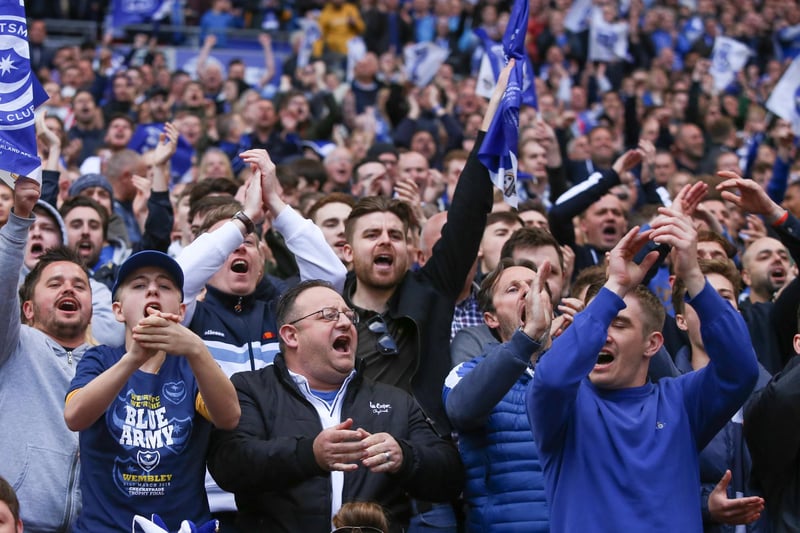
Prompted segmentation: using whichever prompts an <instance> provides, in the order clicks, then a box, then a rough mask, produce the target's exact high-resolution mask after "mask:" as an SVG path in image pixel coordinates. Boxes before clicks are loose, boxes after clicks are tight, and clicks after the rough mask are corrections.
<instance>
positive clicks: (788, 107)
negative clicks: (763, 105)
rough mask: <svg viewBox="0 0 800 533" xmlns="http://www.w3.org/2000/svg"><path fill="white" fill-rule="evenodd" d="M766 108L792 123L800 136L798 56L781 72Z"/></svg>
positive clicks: (793, 128)
mask: <svg viewBox="0 0 800 533" xmlns="http://www.w3.org/2000/svg"><path fill="white" fill-rule="evenodd" d="M767 109H769V110H770V111H772V112H773V113H775V114H776V115H778V116H779V117H781V118H782V119H784V120H788V121H789V122H791V123H792V131H794V134H795V135H796V136H800V56H798V57H796V58H794V61H792V64H791V65H789V68H787V69H786V72H784V73H783V76H781V79H780V80H779V81H778V83H777V84H776V85H775V88H774V89H772V94H771V95H769V99H768V100H767Z"/></svg>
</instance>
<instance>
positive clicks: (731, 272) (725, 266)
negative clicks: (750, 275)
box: [672, 259, 742, 314]
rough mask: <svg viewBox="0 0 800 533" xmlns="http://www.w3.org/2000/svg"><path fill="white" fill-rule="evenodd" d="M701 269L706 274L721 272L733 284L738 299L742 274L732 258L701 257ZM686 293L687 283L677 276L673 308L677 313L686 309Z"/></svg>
mask: <svg viewBox="0 0 800 533" xmlns="http://www.w3.org/2000/svg"><path fill="white" fill-rule="evenodd" d="M697 262H698V263H699V264H700V271H701V272H702V273H703V275H704V276H706V275H708V274H719V275H720V276H722V277H724V278H726V279H727V280H728V281H730V282H731V285H733V295H734V297H735V298H736V299H737V300H738V299H739V293H740V292H741V290H742V276H741V275H740V274H739V270H738V269H737V268H736V265H735V264H733V261H731V260H730V259H725V260H723V259H699V260H698V261H697ZM685 294H686V285H685V284H684V282H683V280H682V279H681V278H677V277H676V278H675V283H674V284H673V285H672V308H673V309H674V310H675V314H683V313H684V311H685V310H686V305H685V304H686V302H684V299H683V297H684V295H685Z"/></svg>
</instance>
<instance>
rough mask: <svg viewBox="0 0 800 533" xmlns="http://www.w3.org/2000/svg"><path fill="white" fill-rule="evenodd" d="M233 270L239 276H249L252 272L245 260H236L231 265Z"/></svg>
mask: <svg viewBox="0 0 800 533" xmlns="http://www.w3.org/2000/svg"><path fill="white" fill-rule="evenodd" d="M231 270H232V271H234V272H236V273H237V274H247V272H248V271H249V270H250V264H249V263H248V262H247V261H245V260H244V259H235V260H234V261H233V262H232V263H231Z"/></svg>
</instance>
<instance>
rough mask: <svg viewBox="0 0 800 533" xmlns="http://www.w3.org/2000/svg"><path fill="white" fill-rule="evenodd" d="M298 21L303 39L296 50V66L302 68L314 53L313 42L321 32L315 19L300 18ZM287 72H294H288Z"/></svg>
mask: <svg viewBox="0 0 800 533" xmlns="http://www.w3.org/2000/svg"><path fill="white" fill-rule="evenodd" d="M298 23H299V24H300V29H302V30H303V40H302V41H301V42H300V49H299V50H298V51H297V68H303V67H305V66H306V65H308V64H309V63H310V62H311V57H312V56H313V55H314V43H316V42H317V41H318V40H320V39H321V38H322V32H321V31H320V29H319V24H317V21H316V20H313V19H300V20H299V21H298ZM288 74H294V73H293V72H289V73H288Z"/></svg>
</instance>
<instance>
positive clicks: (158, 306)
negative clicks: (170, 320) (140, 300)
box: [144, 302, 161, 318]
mask: <svg viewBox="0 0 800 533" xmlns="http://www.w3.org/2000/svg"><path fill="white" fill-rule="evenodd" d="M148 309H152V310H154V311H161V304H159V303H158V302H150V303H147V304H145V306H144V316H145V318H147V317H148V316H150V313H148V311H147V310H148Z"/></svg>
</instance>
